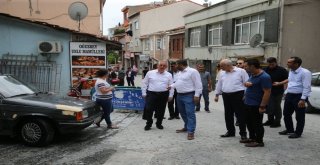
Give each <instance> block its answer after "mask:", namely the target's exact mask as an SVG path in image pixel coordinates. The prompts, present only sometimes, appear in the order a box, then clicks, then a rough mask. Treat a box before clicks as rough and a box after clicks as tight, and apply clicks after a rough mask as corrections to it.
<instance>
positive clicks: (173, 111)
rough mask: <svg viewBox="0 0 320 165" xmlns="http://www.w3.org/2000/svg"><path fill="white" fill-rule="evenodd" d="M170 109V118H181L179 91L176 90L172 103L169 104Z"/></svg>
mask: <svg viewBox="0 0 320 165" xmlns="http://www.w3.org/2000/svg"><path fill="white" fill-rule="evenodd" d="M168 109H169V114H170V117H178V116H179V110H178V104H177V90H174V95H173V98H172V100H171V101H170V102H168Z"/></svg>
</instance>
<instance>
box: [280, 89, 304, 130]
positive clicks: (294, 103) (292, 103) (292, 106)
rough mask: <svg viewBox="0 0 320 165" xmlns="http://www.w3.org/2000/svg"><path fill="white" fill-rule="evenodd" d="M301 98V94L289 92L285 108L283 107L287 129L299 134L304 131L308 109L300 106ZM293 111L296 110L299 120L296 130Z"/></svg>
mask: <svg viewBox="0 0 320 165" xmlns="http://www.w3.org/2000/svg"><path fill="white" fill-rule="evenodd" d="M300 98H301V94H292V93H287V94H286V98H285V102H284V109H283V117H284V123H285V125H286V129H287V131H288V132H295V133H296V134H297V135H301V134H302V132H303V129H304V123H305V115H306V109H305V108H299V107H298V103H299V101H300ZM293 112H296V120H297V126H296V131H294V128H293V122H292V114H293Z"/></svg>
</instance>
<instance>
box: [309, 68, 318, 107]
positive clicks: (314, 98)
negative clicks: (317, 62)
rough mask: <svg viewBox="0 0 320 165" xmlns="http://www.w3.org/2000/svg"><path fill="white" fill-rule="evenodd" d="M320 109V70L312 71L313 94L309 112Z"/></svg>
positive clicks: (310, 99)
mask: <svg viewBox="0 0 320 165" xmlns="http://www.w3.org/2000/svg"><path fill="white" fill-rule="evenodd" d="M315 110H317V111H320V72H316V73H312V80H311V95H310V97H309V102H308V108H307V112H311V111H315Z"/></svg>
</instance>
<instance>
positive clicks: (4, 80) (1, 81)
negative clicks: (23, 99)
mask: <svg viewBox="0 0 320 165" xmlns="http://www.w3.org/2000/svg"><path fill="white" fill-rule="evenodd" d="M0 86H1V88H0V93H1V94H2V95H3V96H4V97H14V96H22V95H30V94H35V93H36V91H35V90H34V89H32V88H29V87H28V86H27V85H25V84H23V83H22V82H20V81H18V80H17V79H15V78H13V77H11V76H0Z"/></svg>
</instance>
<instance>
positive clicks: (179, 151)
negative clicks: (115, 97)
mask: <svg viewBox="0 0 320 165" xmlns="http://www.w3.org/2000/svg"><path fill="white" fill-rule="evenodd" d="M137 79H138V78H137ZM137 84H138V83H137ZM210 101H211V103H210V110H211V113H207V112H205V111H203V109H201V111H200V112H197V113H196V117H197V128H196V133H195V139H194V140H187V134H186V133H179V134H178V133H175V130H176V129H180V128H182V127H183V121H182V119H180V120H177V119H174V120H167V119H165V120H164V121H163V126H164V129H163V130H159V129H157V128H156V127H155V125H153V127H152V129H151V130H150V131H144V126H145V122H146V121H145V120H142V119H141V114H136V113H129V114H127V115H129V116H130V115H131V117H127V118H126V119H122V120H121V122H120V123H119V125H120V126H121V129H120V130H119V132H118V133H117V134H115V135H114V136H113V137H111V138H107V139H104V140H103V142H102V144H105V145H108V146H110V148H113V149H114V150H116V152H115V153H114V154H113V155H111V157H110V158H109V159H108V160H107V162H106V163H105V164H108V165H137V164H139V165H141V164H146V165H149V164H152V165H157V164H163V165H176V164H177V165H180V164H181V165H185V164H187V165H189V164H199V165H206V164H213V165H215V164H217V165H221V164H222V165H224V164H225V165H230V164H237V165H238V164H243V165H248V164H252V165H256V164H290V165H291V164H308V165H313V164H315V165H316V164H318V163H319V161H320V158H319V155H317V154H318V151H319V148H320V146H319V141H320V137H319V136H318V135H319V126H315V124H312V125H313V126H311V124H308V122H309V123H311V122H312V121H317V120H318V119H319V116H308V117H309V119H310V120H309V121H306V122H307V123H306V127H307V128H306V130H305V133H304V135H303V138H300V139H296V140H290V139H288V137H286V136H280V135H278V131H281V130H283V129H284V126H283V123H282V127H281V128H269V127H265V145H266V146H265V147H261V148H247V147H244V145H243V144H240V143H239V139H240V136H239V134H238V133H239V129H238V128H236V130H237V132H236V137H234V138H233V137H232V138H220V135H221V134H224V133H225V132H226V129H225V121H224V109H223V105H222V102H221V101H222V98H220V102H218V103H215V102H213V92H211V93H210ZM202 105H203V102H202ZM202 107H203V106H202ZM119 115H124V114H123V113H119V112H115V113H113V114H112V119H113V120H117V117H116V116H119ZM168 115H169V114H168V111H166V117H167V118H168ZM118 119H120V118H118ZM118 122H119V121H118ZM314 126H315V127H314Z"/></svg>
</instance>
